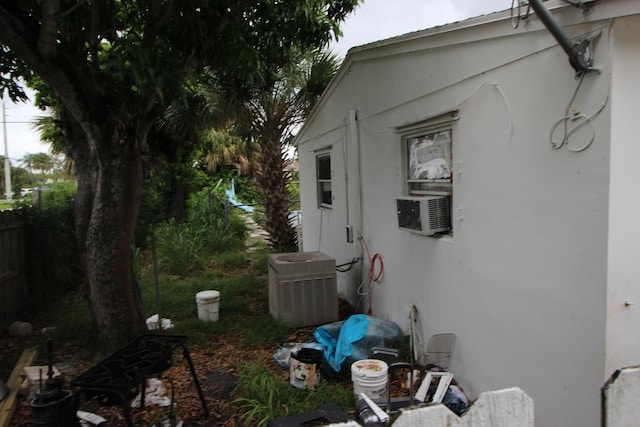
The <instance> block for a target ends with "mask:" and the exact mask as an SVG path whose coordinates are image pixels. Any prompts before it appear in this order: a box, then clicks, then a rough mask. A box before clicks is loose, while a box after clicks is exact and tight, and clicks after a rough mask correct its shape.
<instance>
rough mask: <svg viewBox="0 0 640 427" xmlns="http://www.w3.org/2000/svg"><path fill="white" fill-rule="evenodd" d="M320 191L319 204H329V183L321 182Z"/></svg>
mask: <svg viewBox="0 0 640 427" xmlns="http://www.w3.org/2000/svg"><path fill="white" fill-rule="evenodd" d="M319 189H320V202H321V203H322V204H323V205H330V204H331V183H330V182H321V183H320V184H319Z"/></svg>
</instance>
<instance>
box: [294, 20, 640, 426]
mask: <svg viewBox="0 0 640 427" xmlns="http://www.w3.org/2000/svg"><path fill="white" fill-rule="evenodd" d="M503 17H504V15H503ZM507 18H508V14H507ZM559 18H560V19H561V22H563V24H564V25H567V32H568V33H569V35H570V36H571V37H575V36H577V35H580V34H584V33H586V32H589V31H594V30H599V31H601V35H600V38H599V40H598V42H597V44H596V49H595V66H596V67H598V68H599V70H600V73H598V74H590V75H587V76H586V77H585V79H584V81H583V82H582V83H581V84H580V82H579V80H576V79H575V78H574V73H573V70H572V69H571V67H570V66H569V63H568V59H567V57H566V55H565V54H564V52H563V51H562V49H561V48H560V47H559V46H558V45H557V43H556V42H555V40H554V39H553V38H552V36H551V35H550V34H549V32H548V31H547V30H546V29H545V28H544V27H542V25H541V24H540V23H539V22H537V21H536V20H535V19H533V20H532V22H531V23H530V24H529V25H528V26H527V27H526V28H524V29H519V30H517V31H516V30H513V29H512V28H511V26H510V22H509V20H508V19H504V20H500V19H490V20H487V21H494V22H493V23H487V24H483V25H480V26H473V22H470V23H469V25H468V27H469V28H463V27H465V25H459V26H455V28H456V30H455V31H448V28H447V27H445V28H444V29H441V30H435V31H433V32H427V33H426V34H423V36H424V37H420V35H419V34H414V35H411V36H410V37H405V38H401V39H400V40H395V41H396V42H397V43H394V40H392V41H390V42H388V43H384V42H383V43H380V44H376V46H374V47H373V48H370V49H366V48H365V49H361V50H359V51H358V50H355V51H352V53H351V57H350V58H348V60H347V63H346V68H345V69H344V70H343V73H342V74H341V75H340V76H339V78H338V79H337V80H336V84H335V85H334V86H332V87H331V88H330V90H329V91H328V93H327V94H326V96H325V98H324V99H323V103H322V104H321V108H320V109H318V110H317V111H316V113H315V115H314V116H313V118H312V120H311V121H310V122H308V123H307V124H306V125H305V128H304V129H303V131H302V133H301V135H299V137H298V143H299V146H298V150H299V155H300V180H301V187H302V212H303V228H304V237H303V239H304V250H306V251H312V250H321V251H323V252H325V253H327V254H330V255H331V256H334V257H335V258H336V263H337V264H340V263H344V262H347V261H349V260H350V259H351V258H352V257H354V256H359V257H361V258H362V257H364V258H365V260H364V261H365V262H363V263H359V264H358V268H356V269H354V270H353V271H351V272H349V273H339V275H338V278H339V291H340V293H341V294H343V295H346V296H348V297H349V299H350V300H351V301H352V302H354V301H356V299H357V298H358V295H356V291H355V290H356V289H357V288H358V286H359V285H360V284H361V282H362V280H363V277H364V276H366V274H365V273H366V270H367V268H368V264H367V263H366V254H364V253H363V250H362V244H361V243H360V242H359V241H358V240H357V239H355V240H354V242H353V243H348V242H347V241H346V232H345V228H346V226H347V225H351V226H353V227H354V230H355V233H354V234H355V235H356V236H358V235H361V236H363V238H364V239H366V242H367V244H368V247H369V250H370V253H371V255H372V254H373V253H379V254H380V255H381V257H382V259H383V261H384V277H383V280H382V281H381V282H380V283H374V284H373V286H372V295H371V304H372V310H373V315H375V316H378V317H382V318H386V319H392V320H394V321H396V322H397V323H398V324H399V325H400V326H401V327H402V328H404V329H405V330H407V329H408V327H409V320H408V316H407V312H408V310H407V308H408V307H409V306H410V305H412V304H414V305H416V307H417V308H418V311H419V315H420V321H421V328H422V331H423V336H424V343H425V345H426V341H427V340H428V338H429V337H430V336H431V335H432V334H435V333H442V332H453V333H455V334H456V335H457V337H458V342H457V347H456V351H455V354H454V359H453V362H452V366H451V371H452V372H453V373H454V375H455V376H456V378H457V379H458V381H459V382H460V383H461V385H462V386H463V387H464V388H465V390H466V391H467V392H468V394H469V395H470V396H471V397H476V396H477V395H478V394H479V393H481V392H482V391H485V390H493V389H500V388H507V387H513V386H517V387H520V388H522V389H523V390H524V391H525V392H526V393H527V394H528V395H529V396H531V397H532V398H533V400H534V402H535V408H536V425H537V426H597V425H599V424H600V387H601V386H602V384H603V383H604V380H605V378H606V376H607V375H608V374H610V372H608V371H609V364H615V363H617V362H619V361H620V360H630V359H631V358H632V354H633V353H634V352H635V353H636V354H638V353H640V351H639V350H640V344H638V343H637V342H635V340H636V339H637V338H634V339H633V340H629V341H625V340H622V339H620V338H618V339H616V340H615V342H616V345H617V346H618V349H619V350H620V351H621V352H622V353H618V350H616V354H621V355H624V356H621V357H618V358H616V357H615V356H614V355H610V354H607V366H606V367H605V353H607V348H606V343H607V336H606V332H607V331H609V332H611V331H617V333H618V335H619V337H622V336H625V334H628V333H629V332H633V331H635V327H634V328H633V329H632V330H630V329H629V328H627V323H628V321H630V320H633V319H630V318H629V317H628V315H627V317H616V316H613V315H612V313H611V311H612V308H613V307H615V306H616V304H617V305H618V306H619V303H620V300H621V299H622V298H627V296H628V297H629V298H632V299H634V300H636V301H637V302H638V304H640V295H638V296H637V298H636V296H635V294H633V293H629V289H630V288H631V287H632V285H633V283H635V282H633V280H635V279H634V278H633V273H635V270H634V268H635V265H634V263H633V259H634V258H633V254H636V253H638V251H637V250H636V251H630V252H628V253H626V256H625V257H622V260H618V258H617V257H616V260H612V256H611V255H612V253H610V252H608V246H611V248H612V249H613V248H614V247H615V248H617V250H618V251H624V250H625V249H627V248H629V249H636V248H635V246H637V245H638V243H632V242H630V241H629V240H630V239H629V236H627V235H626V231H627V228H626V226H625V225H624V222H627V221H629V220H631V217H630V216H629V213H628V212H626V210H625V209H626V206H627V205H626V200H625V196H626V195H628V194H629V191H631V189H630V182H631V181H630V180H629V179H630V178H632V179H633V180H634V181H635V182H637V176H635V175H637V172H635V171H631V170H630V169H631V168H630V167H626V168H621V169H622V171H621V172H620V176H619V177H616V176H615V174H614V173H611V174H610V167H611V168H612V169H613V168H614V167H617V165H625V164H626V162H630V161H631V159H632V158H633V159H635V158H637V156H635V157H633V156H630V155H632V154H637V150H638V148H637V147H633V146H632V145H633V144H631V142H632V141H631V140H630V139H629V137H628V135H629V133H630V131H631V129H630V125H627V127H626V128H625V127H624V126H621V127H620V130H618V129H616V130H615V131H612V130H611V114H612V113H613V112H615V111H616V110H615V109H614V107H612V105H614V101H615V98H616V94H618V97H623V96H624V92H625V91H628V88H627V86H628V85H634V84H635V85H636V89H635V90H636V92H635V93H636V96H635V98H633V97H630V98H629V99H630V100H628V101H626V102H627V103H631V102H635V103H637V99H638V96H637V82H635V83H634V82H632V80H633V76H635V74H633V73H632V72H630V71H629V72H628V75H627V74H625V75H627V77H626V78H627V83H626V84H625V85H623V86H622V87H620V88H619V89H616V85H615V84H613V85H610V81H611V79H610V76H613V77H617V76H618V73H622V71H616V70H615V68H616V66H620V67H621V69H625V67H628V66H633V67H636V68H635V69H636V70H637V65H638V64H637V60H638V58H637V56H636V58H635V59H634V60H630V59H622V57H625V56H627V54H628V53H629V50H628V49H631V48H633V49H637V46H634V45H633V43H631V40H635V39H634V37H633V34H637V31H638V28H640V26H638V23H637V20H636V19H635V18H634V20H632V22H631V24H630V25H629V29H628V30H627V31H626V32H622V30H620V32H618V31H619V29H618V24H617V23H616V24H615V25H613V26H612V25H611V22H610V21H608V20H598V21H595V22H590V23H589V22H587V21H588V20H589V19H588V18H585V16H583V15H582V14H581V13H580V12H579V11H577V12H576V11H575V10H574V9H570V10H568V11H567V12H563V14H562V15H561V16H559ZM625 22H627V21H625ZM569 23H573V24H575V25H569ZM614 29H615V31H616V32H615V34H616V38H613V39H612V38H611V34H612V32H613V31H614ZM633 31H635V33H633ZM624 37H626V38H627V40H628V41H629V46H628V47H627V48H626V50H625V48H624V47H620V48H618V47H616V48H614V49H612V50H611V51H610V45H612V44H613V42H612V40H614V41H617V40H618V38H624ZM636 38H637V37H636ZM621 40H622V39H621ZM616 46H617V45H616ZM612 58H613V62H614V66H613V67H611V66H610V64H611V61H612ZM615 58H617V59H615ZM634 61H635V62H634ZM618 64H619V65H618ZM636 74H637V73H636ZM610 91H611V93H610ZM574 94H575V98H574ZM572 99H573V104H572V108H571V111H572V112H573V113H574V114H576V115H577V116H580V117H584V118H588V119H589V120H588V121H587V123H586V124H585V125H584V126H582V127H580V128H579V130H578V131H576V132H575V133H574V134H573V136H572V138H571V139H570V141H569V144H568V145H567V146H564V147H562V148H560V149H554V148H552V147H551V144H550V130H551V129H552V127H553V125H554V123H556V122H557V121H558V120H561V119H562V118H563V116H564V115H565V110H566V109H567V105H568V104H569V103H570V101H571V100H572ZM615 105H616V106H617V104H615ZM625 105H626V106H625ZM634 105H635V104H634ZM621 108H625V109H627V110H629V113H631V111H634V110H635V111H637V108H636V109H634V108H632V105H630V104H624V103H623V104H622V107H621ZM451 110H457V111H458V112H459V120H457V121H456V122H455V124H454V125H453V164H454V175H453V211H454V212H453V217H454V224H453V232H452V234H451V236H445V237H441V238H434V237H427V236H422V235H417V234H412V233H409V232H406V231H402V230H399V229H398V227H397V218H396V208H395V198H396V197H399V196H403V195H405V194H404V192H403V191H404V176H403V173H402V171H403V163H402V162H403V159H402V155H401V139H400V135H398V134H397V133H396V132H395V129H396V128H397V127H399V126H403V125H406V124H409V123H412V122H418V121H421V120H424V119H426V118H429V117H433V116H436V115H438V114H440V113H443V112H447V111H451ZM350 111H356V112H357V118H358V119H357V125H355V124H354V123H353V121H350V119H349V117H350V114H349V112H350ZM616 117H618V116H616ZM617 120H621V121H623V122H625V123H633V121H632V120H629V119H625V118H622V119H617V118H616V121H614V123H618V121H617ZM575 123H577V122H575ZM570 125H571V124H570ZM616 132H621V136H620V137H619V139H620V140H621V141H627V143H621V144H620V147H619V150H620V151H619V152H617V153H616V151H615V150H614V151H611V150H612V147H611V135H612V134H613V135H614V136H616V137H617V135H618V134H617V133H616ZM623 135H624V136H625V138H626V139H625V138H622V136H623ZM631 135H633V137H634V139H637V138H635V135H634V134H633V133H631ZM592 137H593V142H592V143H591V144H590V145H588V144H589V142H590V141H591V139H592ZM616 144H618V142H617V140H616V143H615V144H614V145H615V146H617V145H616ZM585 145H588V147H587V148H586V149H584V150H582V151H579V150H578V149H579V148H582V147H584V146H585ZM636 145H637V144H636ZM327 147H331V153H332V169H333V171H332V180H333V195H334V203H333V208H332V209H330V210H319V209H318V208H317V204H316V193H315V163H314V161H315V159H314V152H315V150H319V149H321V148H322V149H323V148H327ZM572 150H573V151H572ZM358 152H359V153H360V156H358V155H357V153H358ZM610 153H611V154H610ZM610 165H611V166H610ZM610 179H611V185H613V184H614V182H615V181H616V180H617V181H622V182H626V183H627V187H628V188H627V191H622V193H620V194H618V195H617V193H615V192H613V191H611V194H610ZM623 188H624V187H623ZM360 203H361V208H360ZM610 209H611V212H612V214H614V213H615V215H616V218H619V219H620V222H619V223H618V222H617V221H615V220H614V218H613V217H611V218H610V217H609V210H610ZM634 209H635V210H634V211H633V212H634V213H637V210H638V209H637V205H636V206H635V208H634ZM635 216H636V217H637V215H635ZM347 218H348V219H347ZM623 221H624V222H623ZM612 222H616V224H612ZM610 227H611V229H612V231H615V233H612V234H611V235H610V234H609V233H608V230H609V228H610ZM637 231H638V228H637V227H636V228H635V229H634V232H635V233H637ZM636 240H637V239H636ZM619 263H622V265H619ZM636 264H637V263H636ZM612 267H616V269H615V270H616V271H617V272H615V273H614V272H613V268H612ZM617 267H619V268H617ZM636 276H637V274H636ZM611 280H614V281H617V282H618V283H619V286H617V287H615V288H614V289H613V290H611V289H610V290H609V293H608V292H607V283H608V281H611ZM623 290H624V291H625V292H626V293H624V295H618V293H620V292H621V291H623ZM634 292H639V291H634ZM607 297H608V299H607ZM368 298H369V296H366V297H364V300H365V301H367V300H368ZM607 301H609V303H608V305H607ZM607 309H608V310H609V313H607ZM632 310H634V311H633V313H635V310H638V308H633V309H632ZM628 312H631V311H630V310H628ZM607 319H608V323H607ZM634 321H635V320H634ZM636 323H637V322H636Z"/></svg>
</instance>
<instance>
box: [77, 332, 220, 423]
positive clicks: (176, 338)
mask: <svg viewBox="0 0 640 427" xmlns="http://www.w3.org/2000/svg"><path fill="white" fill-rule="evenodd" d="M186 342H187V337H186V336H182V335H154V334H146V335H142V336H140V337H139V338H136V339H134V340H133V341H131V342H129V343H128V344H127V345H125V346H124V347H122V348H121V349H120V350H118V351H116V352H115V353H113V354H112V355H110V356H109V357H107V358H106V359H104V360H103V361H102V362H100V363H98V364H97V365H95V366H94V367H93V368H91V369H89V370H88V371H86V372H84V373H82V374H81V375H79V376H78V377H76V378H75V379H74V380H73V381H72V382H71V385H72V386H73V387H75V388H77V392H76V398H78V397H79V396H80V395H84V396H85V398H86V399H97V400H98V401H99V402H100V403H101V404H102V405H105V406H112V405H120V406H122V409H123V411H124V415H125V418H126V421H127V425H128V426H133V421H132V419H131V411H130V404H129V402H131V400H132V399H133V398H134V397H135V396H136V395H137V394H138V391H139V390H140V393H141V398H142V399H141V404H140V406H141V407H144V390H145V385H146V380H147V379H148V378H152V377H155V376H159V375H160V374H161V373H162V372H163V371H165V370H167V369H169V368H170V367H171V361H172V358H173V352H174V351H175V350H177V349H182V353H183V355H184V358H185V360H186V361H187V363H188V365H189V369H190V371H191V376H192V377H193V382H194V383H195V386H196V389H197V390H198V396H199V397H200V402H201V403H202V408H203V410H204V416H205V418H208V417H209V409H208V408H207V404H206V401H205V399H204V395H203V393H202V389H201V387H200V383H199V381H198V377H197V375H196V371H195V368H194V366H193V362H192V360H191V355H190V354H189V349H188V348H187V345H186Z"/></svg>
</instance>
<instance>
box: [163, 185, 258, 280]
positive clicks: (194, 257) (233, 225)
mask: <svg viewBox="0 0 640 427" xmlns="http://www.w3.org/2000/svg"><path fill="white" fill-rule="evenodd" d="M246 233H247V228H246V225H245V223H244V220H243V219H242V217H240V216H239V214H238V213H236V212H232V211H226V210H225V206H224V204H222V203H220V202H219V201H218V200H217V199H216V198H212V197H211V196H210V195H209V194H208V193H207V192H200V193H198V194H196V195H195V196H193V197H192V198H191V199H190V201H189V204H188V209H187V217H186V221H185V222H183V223H176V222H175V221H174V220H173V219H171V220H169V221H167V222H164V223H162V224H160V225H159V226H157V227H156V229H155V232H154V234H153V235H152V237H155V242H154V243H155V245H154V246H155V248H156V256H157V259H158V265H159V267H160V269H161V270H162V271H164V272H167V273H171V274H185V273H187V272H189V271H193V270H201V269H202V268H203V267H204V263H205V262H206V260H208V259H209V258H210V257H211V256H212V255H213V254H216V253H220V252H222V251H226V250H229V249H233V248H238V247H242V245H243V244H244V238H245V236H246Z"/></svg>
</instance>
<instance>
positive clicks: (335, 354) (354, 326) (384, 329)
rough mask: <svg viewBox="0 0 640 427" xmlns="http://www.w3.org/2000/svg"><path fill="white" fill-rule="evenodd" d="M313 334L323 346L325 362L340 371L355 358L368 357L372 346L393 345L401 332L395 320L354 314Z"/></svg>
mask: <svg viewBox="0 0 640 427" xmlns="http://www.w3.org/2000/svg"><path fill="white" fill-rule="evenodd" d="M313 335H314V337H315V339H316V341H317V342H318V343H319V344H320V345H321V346H322V349H323V352H324V359H325V361H326V362H327V363H326V365H328V366H330V367H331V369H333V371H334V372H335V373H338V372H340V371H341V370H342V369H343V367H345V366H351V364H352V363H353V362H355V361H358V360H362V359H367V358H369V351H370V350H371V349H372V348H373V347H392V346H393V345H395V344H396V343H397V342H398V341H399V339H400V337H401V336H402V333H401V331H400V328H399V327H398V325H397V324H396V323H394V322H392V321H389V320H383V319H378V318H376V317H371V316H367V315H364V314H354V315H352V316H350V317H349V318H348V319H347V320H345V321H342V322H335V323H330V324H328V325H324V326H320V327H318V328H316V330H315V332H314V333H313Z"/></svg>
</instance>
